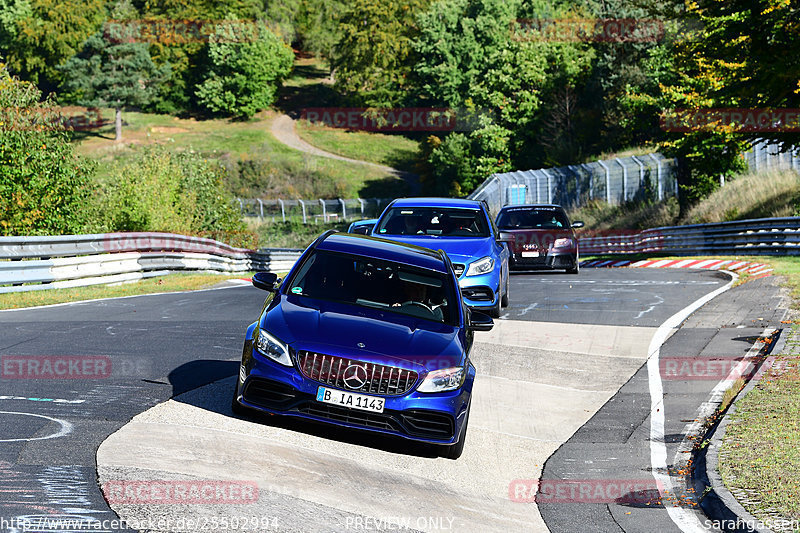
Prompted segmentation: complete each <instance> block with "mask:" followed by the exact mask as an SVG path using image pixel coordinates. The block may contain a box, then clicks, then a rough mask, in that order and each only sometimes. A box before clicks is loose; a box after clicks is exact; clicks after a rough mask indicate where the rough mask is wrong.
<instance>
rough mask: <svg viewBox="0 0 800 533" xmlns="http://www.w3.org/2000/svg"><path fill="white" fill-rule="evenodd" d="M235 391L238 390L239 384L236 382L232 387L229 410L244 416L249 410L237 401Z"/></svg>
mask: <svg viewBox="0 0 800 533" xmlns="http://www.w3.org/2000/svg"><path fill="white" fill-rule="evenodd" d="M237 392H239V384H238V383H237V384H236V386H235V387H234V389H233V398H231V411H233V414H235V415H238V416H245V415H247V414H248V413H249V412H250V410H249V409H248V408H247V407H245V406H243V405H242V404H240V403H239V400H238V399H237V398H236V396H237V394H236V393H237Z"/></svg>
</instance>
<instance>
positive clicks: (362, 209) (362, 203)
mask: <svg viewBox="0 0 800 533" xmlns="http://www.w3.org/2000/svg"><path fill="white" fill-rule="evenodd" d="M356 200H358V203H359V205H361V218H364V200H362V199H361V198H356Z"/></svg>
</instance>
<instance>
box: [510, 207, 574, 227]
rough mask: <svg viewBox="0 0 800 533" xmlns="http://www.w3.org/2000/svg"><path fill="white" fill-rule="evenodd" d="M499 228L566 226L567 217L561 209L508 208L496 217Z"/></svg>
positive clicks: (567, 224)
mask: <svg viewBox="0 0 800 533" xmlns="http://www.w3.org/2000/svg"><path fill="white" fill-rule="evenodd" d="M497 227H499V228H500V229H558V228H568V227H569V219H568V218H567V214H566V213H565V212H564V210H563V209H509V210H507V211H503V212H501V213H500V216H499V217H498V218H497Z"/></svg>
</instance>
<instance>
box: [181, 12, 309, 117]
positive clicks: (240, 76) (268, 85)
mask: <svg viewBox="0 0 800 533" xmlns="http://www.w3.org/2000/svg"><path fill="white" fill-rule="evenodd" d="M293 61H294V54H293V53H292V50H291V48H289V46H288V45H287V44H286V43H284V42H283V41H282V40H281V39H279V38H278V37H276V36H275V34H274V33H272V32H271V31H270V30H269V28H267V26H266V25H265V24H264V23H263V22H253V23H250V22H240V21H226V22H222V23H220V24H218V25H217V26H216V28H215V30H214V32H213V33H212V34H211V37H210V39H209V43H208V67H207V71H206V72H205V75H204V79H203V81H202V83H200V85H198V87H197V91H196V93H197V98H198V103H199V104H200V105H202V106H203V107H205V108H207V109H208V110H210V111H211V112H212V113H220V114H224V115H230V116H239V117H245V118H250V117H252V116H253V115H254V114H255V113H257V112H258V111H260V110H262V109H266V108H267V107H269V106H270V105H271V104H272V103H273V102H274V101H275V97H276V92H277V89H278V86H279V85H280V83H281V82H282V81H283V80H284V79H285V78H286V76H288V75H289V72H291V69H292V62H293Z"/></svg>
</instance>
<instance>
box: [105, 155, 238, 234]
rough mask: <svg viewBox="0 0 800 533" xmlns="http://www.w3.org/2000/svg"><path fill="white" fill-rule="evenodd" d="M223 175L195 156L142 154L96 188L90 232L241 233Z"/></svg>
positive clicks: (214, 164)
mask: <svg viewBox="0 0 800 533" xmlns="http://www.w3.org/2000/svg"><path fill="white" fill-rule="evenodd" d="M224 175H225V169H224V168H223V167H222V165H220V164H219V163H218V162H214V161H210V160H207V159H204V158H202V157H200V156H199V155H197V154H194V153H188V152H181V153H173V152H169V151H167V150H166V149H164V148H162V147H158V146H156V147H147V148H144V149H141V150H139V151H137V152H135V153H134V155H133V157H131V158H128V159H126V160H125V161H124V162H121V163H118V164H117V165H116V166H115V167H114V168H112V170H111V172H110V173H109V174H108V175H107V176H106V177H105V178H104V179H103V180H100V182H99V183H98V184H97V185H98V187H97V190H96V191H95V194H94V197H93V207H92V209H91V211H92V219H93V225H94V228H93V230H94V231H165V232H171V233H182V234H187V235H201V234H204V233H208V232H230V233H235V232H241V231H243V230H244V225H243V223H242V221H241V217H240V213H239V210H238V209H237V208H236V207H235V206H234V205H233V201H234V200H233V198H232V197H231V196H230V195H229V194H228V193H227V192H226V191H225V189H224V186H223V177H224Z"/></svg>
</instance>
